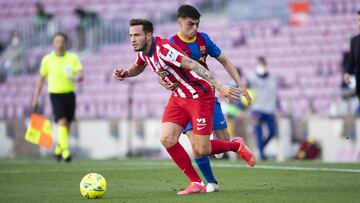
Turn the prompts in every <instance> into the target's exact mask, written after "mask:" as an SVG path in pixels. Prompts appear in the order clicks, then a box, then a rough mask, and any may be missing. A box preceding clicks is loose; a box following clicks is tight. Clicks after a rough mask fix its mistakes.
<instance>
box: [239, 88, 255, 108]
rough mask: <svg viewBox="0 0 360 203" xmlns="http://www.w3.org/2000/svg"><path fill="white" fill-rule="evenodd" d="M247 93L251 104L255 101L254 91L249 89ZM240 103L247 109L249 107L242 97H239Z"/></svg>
mask: <svg viewBox="0 0 360 203" xmlns="http://www.w3.org/2000/svg"><path fill="white" fill-rule="evenodd" d="M247 91H248V94H249V96H250V98H251V100H252V102H253V103H254V101H255V94H254V90H252V89H250V88H249V89H247ZM240 102H241V103H242V105H244V107H248V106H249V104H248V103H247V101H246V98H245V97H244V96H241V98H240Z"/></svg>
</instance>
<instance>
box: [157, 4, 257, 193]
mask: <svg viewBox="0 0 360 203" xmlns="http://www.w3.org/2000/svg"><path fill="white" fill-rule="evenodd" d="M200 17H201V14H200V12H199V11H198V10H197V9H196V8H195V7H193V6H191V5H181V6H180V7H179V8H178V10H177V18H178V20H177V21H178V24H179V28H180V30H179V32H178V33H177V34H176V35H174V36H172V37H171V38H170V39H169V40H170V41H171V42H174V43H175V44H176V45H178V46H179V47H180V48H181V49H182V50H183V51H184V52H185V53H186V55H187V56H188V57H191V58H192V59H194V60H196V61H197V62H199V63H200V64H201V65H203V66H204V67H206V68H208V65H207V64H206V58H207V56H208V55H210V56H211V57H214V58H216V60H218V61H219V62H220V63H221V64H222V65H223V67H224V68H225V70H226V71H227V72H228V73H229V75H230V76H231V77H232V78H233V79H234V80H235V82H236V84H237V85H238V86H239V87H240V91H241V92H242V93H243V95H244V96H245V98H246V99H247V102H248V103H250V102H251V99H250V97H248V93H247V90H246V84H245V83H244V82H243V81H242V80H241V78H240V76H239V74H238V72H237V70H236V68H235V66H234V65H233V64H232V62H231V61H230V59H229V58H228V57H227V56H226V55H225V54H224V53H223V52H222V51H221V50H220V49H219V48H218V47H217V46H216V44H215V43H214V42H213V41H212V40H211V39H210V37H209V36H208V35H207V34H206V33H204V32H198V29H199V24H200ZM161 81H162V80H159V82H160V84H161V85H163V86H164V87H166V88H167V89H169V90H171V89H176V88H177V84H176V83H166V82H161ZM213 119H214V126H213V130H214V134H215V135H216V137H217V138H219V139H222V140H230V134H229V132H228V130H227V123H226V120H225V116H224V114H223V113H222V110H221V106H220V103H219V102H218V99H217V98H216V102H215V107H214V117H213ZM184 133H185V134H187V136H188V137H189V139H192V138H193V136H194V133H193V126H192V124H191V122H190V123H189V124H188V125H187V126H186V128H185V129H184ZM236 139H242V138H241V137H238V138H236ZM193 152H195V151H194V150H193ZM193 155H194V160H195V162H196V164H197V165H198V167H199V169H200V171H201V173H202V174H203V176H204V177H205V179H206V181H207V182H208V185H207V192H213V191H217V190H219V186H218V183H217V180H216V179H215V177H214V175H213V172H212V169H211V166H210V161H209V158H208V156H200V155H198V154H196V153H193ZM215 156H216V155H215ZM248 164H249V165H250V166H253V165H254V164H255V163H254V161H253V160H251V161H250V162H248Z"/></svg>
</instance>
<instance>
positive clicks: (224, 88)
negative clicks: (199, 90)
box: [181, 56, 240, 100]
mask: <svg viewBox="0 0 360 203" xmlns="http://www.w3.org/2000/svg"><path fill="white" fill-rule="evenodd" d="M181 67H182V68H184V69H189V70H192V71H194V72H195V73H196V74H198V75H199V76H200V77H202V78H204V79H205V80H207V81H208V82H209V83H210V84H211V85H212V86H213V87H214V88H215V89H217V90H218V91H219V93H220V94H221V95H223V96H224V97H225V98H229V99H234V100H239V99H240V91H239V88H235V87H230V86H228V85H224V84H222V83H221V82H219V81H218V80H216V79H215V77H214V76H213V75H212V74H211V73H210V71H209V70H207V69H206V68H205V67H204V66H202V65H200V64H199V63H198V62H196V61H194V60H192V59H190V58H189V57H187V56H183V58H182V60H181Z"/></svg>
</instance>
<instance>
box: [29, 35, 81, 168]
mask: <svg viewBox="0 0 360 203" xmlns="http://www.w3.org/2000/svg"><path fill="white" fill-rule="evenodd" d="M67 42H68V37H67V35H66V34H64V33H56V34H55V35H54V37H53V47H54V51H52V52H51V53H49V54H47V55H46V56H45V57H44V58H43V59H42V61H41V68H40V78H39V81H38V84H37V86H36V90H35V93H34V96H33V101H32V107H33V108H34V109H36V108H37V107H38V105H39V102H38V98H39V95H40V92H41V89H42V87H43V86H44V83H45V78H47V81H48V92H49V94H50V101H51V105H52V109H53V113H54V119H55V122H56V124H57V137H58V144H57V146H56V148H55V156H56V158H57V160H58V161H61V159H63V160H65V161H66V162H70V161H71V155H70V151H69V130H70V124H71V121H73V120H74V118H75V107H76V102H75V93H74V90H75V82H81V81H82V80H83V79H84V76H83V72H82V65H81V63H80V60H79V58H78V56H77V55H76V54H75V53H72V52H68V51H66V46H67Z"/></svg>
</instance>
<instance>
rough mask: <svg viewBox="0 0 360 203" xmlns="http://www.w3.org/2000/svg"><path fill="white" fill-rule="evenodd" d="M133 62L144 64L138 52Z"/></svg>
mask: <svg viewBox="0 0 360 203" xmlns="http://www.w3.org/2000/svg"><path fill="white" fill-rule="evenodd" d="M135 63H136V64H138V65H145V64H146V62H145V60H144V58H143V57H141V55H140V52H138V54H137V56H136V59H135Z"/></svg>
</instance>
